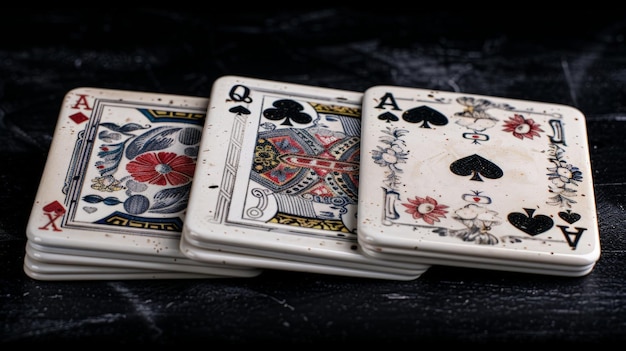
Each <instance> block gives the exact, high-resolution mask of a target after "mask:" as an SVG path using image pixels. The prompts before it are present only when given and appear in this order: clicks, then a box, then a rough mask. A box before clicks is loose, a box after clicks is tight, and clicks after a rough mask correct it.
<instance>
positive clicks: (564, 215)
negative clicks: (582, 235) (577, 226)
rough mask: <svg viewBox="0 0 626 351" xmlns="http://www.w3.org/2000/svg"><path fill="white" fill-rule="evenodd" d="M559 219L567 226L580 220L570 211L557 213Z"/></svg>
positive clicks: (578, 216) (576, 214)
mask: <svg viewBox="0 0 626 351" xmlns="http://www.w3.org/2000/svg"><path fill="white" fill-rule="evenodd" d="M559 217H561V219H562V220H564V221H565V222H567V223H569V224H572V223H575V222H578V221H579V220H580V218H581V217H580V215H579V214H578V213H575V212H572V211H571V210H567V211H564V212H559Z"/></svg>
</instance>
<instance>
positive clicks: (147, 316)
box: [109, 283, 163, 336]
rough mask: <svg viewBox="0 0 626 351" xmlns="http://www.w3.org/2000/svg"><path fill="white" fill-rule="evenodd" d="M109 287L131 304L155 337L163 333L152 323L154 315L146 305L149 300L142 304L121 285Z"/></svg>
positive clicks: (112, 284)
mask: <svg viewBox="0 0 626 351" xmlns="http://www.w3.org/2000/svg"><path fill="white" fill-rule="evenodd" d="M109 285H111V286H112V287H113V289H114V290H115V291H117V292H118V293H120V295H122V296H123V297H124V298H126V299H127V300H128V301H130V302H131V303H132V305H133V307H134V309H135V311H136V312H137V314H138V315H139V316H141V317H142V318H143V319H144V320H145V321H146V322H147V323H148V327H149V328H150V329H151V330H154V331H155V332H156V336H159V335H161V334H162V333H163V330H161V328H159V327H158V326H157V325H156V324H155V323H154V319H153V315H154V313H153V312H152V310H151V309H150V306H149V305H148V304H147V303H149V302H150V300H148V301H146V302H147V303H146V302H143V301H140V299H139V297H138V296H137V295H135V294H133V293H132V292H131V291H130V290H129V289H127V288H126V286H124V285H123V284H120V283H110V284H109Z"/></svg>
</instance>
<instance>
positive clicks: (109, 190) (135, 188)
mask: <svg viewBox="0 0 626 351" xmlns="http://www.w3.org/2000/svg"><path fill="white" fill-rule="evenodd" d="M207 106H208V99H206V98H199V97H186V96H176V95H167V94H157V93H145V92H130V91H119V90H108V89H96V88H77V89H74V90H72V91H70V92H68V93H67V94H66V96H65V98H64V100H63V105H62V108H61V112H60V115H59V119H58V122H57V126H56V129H55V132H54V136H53V140H52V143H51V145H50V150H49V154H48V160H47V162H46V166H45V169H44V173H43V175H42V178H41V182H40V184H39V189H38V192H37V195H36V198H35V202H34V205H33V208H32V212H31V215H30V219H29V222H28V226H27V238H28V241H29V242H32V243H35V244H37V245H40V246H41V247H43V248H46V247H50V248H67V249H73V250H80V252H79V253H78V254H76V255H67V257H66V258H67V260H68V261H70V260H71V259H77V257H79V256H83V254H84V256H92V257H94V256H95V257H98V256H102V257H103V258H106V257H108V256H110V255H111V254H116V253H119V254H124V255H126V256H127V257H131V259H129V260H128V266H129V267H134V268H139V267H137V266H136V263H137V262H138V261H146V264H148V265H150V262H153V261H154V260H153V259H152V258H153V257H159V258H162V259H165V260H167V261H168V263H164V264H163V265H161V270H164V271H174V272H183V271H186V270H187V269H189V271H190V272H194V273H199V270H202V272H204V273H205V274H208V275H221V272H224V270H223V269H224V268H226V271H228V270H229V269H230V268H232V270H236V271H237V272H240V271H241V270H245V273H246V274H245V275H249V273H252V272H254V273H255V274H258V273H260V271H259V270H257V269H254V270H253V271H250V269H251V268H250V267H224V266H219V267H216V266H215V265H208V264H202V263H198V262H195V263H194V264H193V265H191V264H184V263H189V262H185V261H191V260H189V259H187V257H186V256H184V255H182V253H181V252H180V250H179V240H180V235H181V229H182V222H183V219H184V213H185V210H186V206H187V202H188V196H189V191H190V188H191V181H192V177H193V172H194V169H195V163H196V157H197V154H198V146H199V142H200V136H201V132H202V126H203V124H204V120H205V117H206V109H207ZM132 257H134V260H133V259H132ZM109 258H110V257H109ZM179 261H182V262H179ZM103 262H105V261H103ZM161 263H163V262H161ZM65 264H71V262H65Z"/></svg>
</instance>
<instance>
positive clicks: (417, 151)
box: [358, 86, 600, 266]
mask: <svg viewBox="0 0 626 351" xmlns="http://www.w3.org/2000/svg"><path fill="white" fill-rule="evenodd" d="M361 151H362V152H361V173H362V174H365V175H366V176H365V177H362V179H361V182H360V188H359V204H358V212H359V221H358V233H359V234H358V235H359V241H361V242H366V243H367V244H368V245H370V246H380V247H383V248H384V247H395V248H401V249H408V250H410V251H411V252H413V253H414V254H415V255H416V256H419V255H420V253H422V252H423V253H428V254H432V253H443V254H453V255H457V256H459V257H463V256H473V257H484V258H499V259H502V260H511V261H515V260H522V261H538V262H543V263H546V264H547V265H549V264H550V263H558V264H563V265H572V266H587V265H588V264H590V263H593V262H595V261H596V260H597V259H598V257H599V255H600V244H599V235H598V224H597V217H596V208H595V198H594V192H593V182H592V172H591V165H590V160H589V150H588V143H587V133H586V126H585V117H584V115H583V114H582V113H581V112H580V111H578V110H576V109H574V108H572V107H569V106H563V105H555V104H547V103H539V102H531V101H521V100H512V99H504V98H497V97H488V96H478V95H469V94H462V93H449V92H440V91H432V90H425V89H414V88H404V87H392V86H377V87H372V88H370V89H368V90H367V91H366V93H365V95H364V100H363V128H362V144H361Z"/></svg>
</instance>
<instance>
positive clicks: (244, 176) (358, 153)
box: [24, 76, 600, 280]
mask: <svg viewBox="0 0 626 351" xmlns="http://www.w3.org/2000/svg"><path fill="white" fill-rule="evenodd" d="M360 175H363V177H362V178H361V177H360ZM192 179H193V181H192ZM27 236H28V242H27V247H26V253H27V255H26V257H25V260H24V269H25V271H26V273H27V274H28V275H29V276H31V277H33V278H36V279H47V280H66V279H143V278H206V277H211V278H213V277H216V278H217V277H254V276H257V275H258V274H260V273H261V272H262V271H263V270H264V269H277V270H290V271H301V272H310V273H320V274H334V275H344V276H352V277H365V278H377V279H391V280H412V279H416V278H418V277H419V276H420V275H421V274H423V273H424V272H425V271H426V270H427V269H428V268H429V267H430V265H433V264H440V265H450V266H460V267H472V268H480V269H493V270H504V271H514V272H525V273H537V274H548V275H559V276H582V275H585V274H587V273H589V272H590V271H591V270H592V269H593V267H594V265H595V263H596V261H597V260H598V258H599V256H600V243H599V233H598V224H597V218H596V209H595V197H594V192H593V182H592V172H591V165H590V159H589V151H588V144H587V133H586V126H585V118H584V116H583V115H582V113H580V111H578V110H576V109H574V108H572V107H569V106H563V105H555V104H547V103H539V102H531V101H522V100H512V99H503V98H496V97H489V96H478V95H470V94H460V93H450V92H441V91H432V90H425V89H416V88H406V87H392V86H375V87H372V88H370V89H368V90H366V91H365V92H364V93H359V92H353V91H344V90H336V89H330V88H321V87H313V86H306V85H297V84H290V83H284V82H275V81H267V80H260V79H253V78H247V77H236V76H225V77H222V78H219V79H218V80H217V81H216V82H215V83H214V85H213V88H212V91H211V96H210V98H208V99H203V98H199V97H183V96H173V95H163V94H149V93H139V92H128V91H114V90H102V89H87V88H80V89H76V90H74V91H71V92H70V93H68V94H67V96H66V98H65V101H64V105H63V108H62V111H61V116H60V117H59V122H58V125H57V130H56V131H55V135H54V140H53V142H52V146H51V149H50V154H49V159H48V162H47V164H46V168H45V171H44V176H43V178H42V181H41V184H40V188H39V192H38V193H37V198H36V201H35V205H34V207H33V211H32V213H31V218H30V221H29V225H28V229H27Z"/></svg>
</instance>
